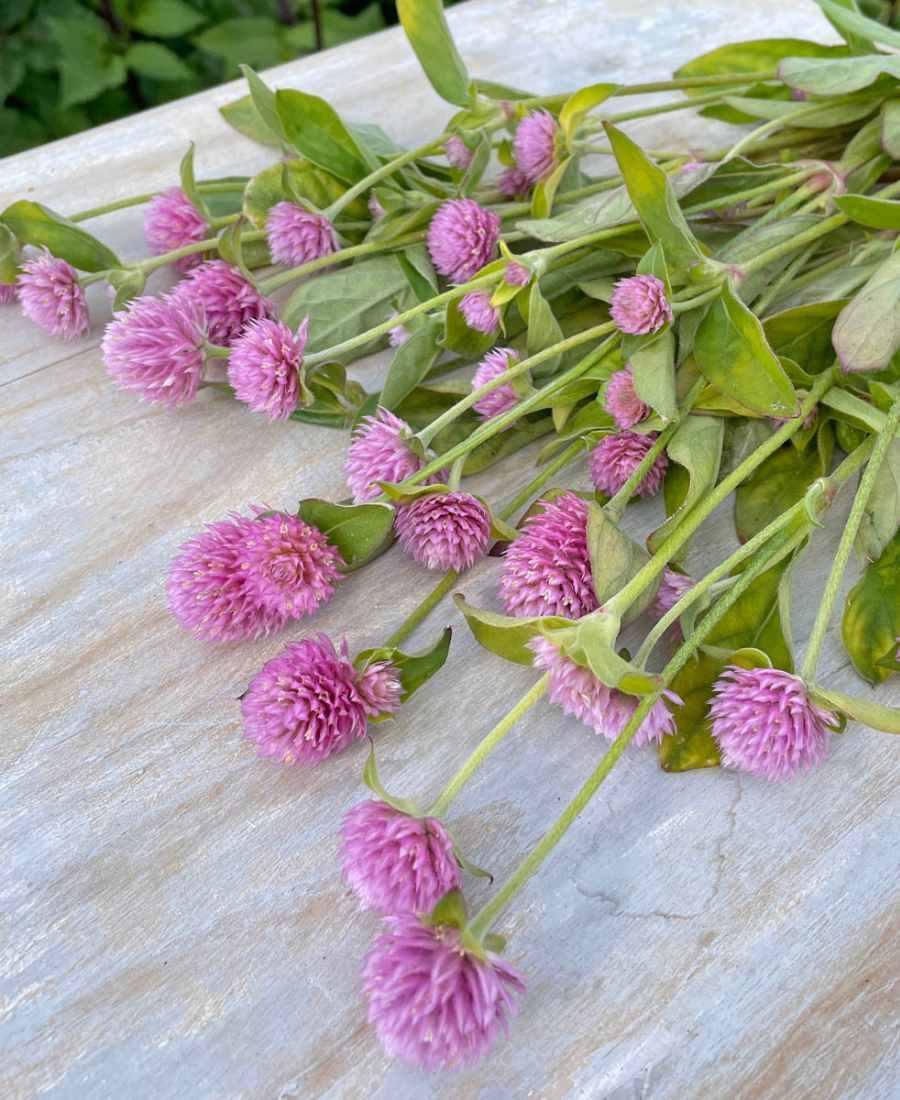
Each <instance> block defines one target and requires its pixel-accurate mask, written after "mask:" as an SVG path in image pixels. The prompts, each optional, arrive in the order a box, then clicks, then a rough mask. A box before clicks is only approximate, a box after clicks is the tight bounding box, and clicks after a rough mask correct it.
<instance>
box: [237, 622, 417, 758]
mask: <svg viewBox="0 0 900 1100" xmlns="http://www.w3.org/2000/svg"><path fill="white" fill-rule="evenodd" d="M364 676H365V673H361V672H358V671H357V669H356V668H354V666H353V664H352V663H351V661H350V658H349V656H348V654H347V641H346V639H341V650H340V652H338V651H337V650H336V649H335V647H334V643H333V642H332V640H331V639H330V638H329V637H328V635H327V634H322V633H319V634H317V635H316V637H315V638H301V639H300V641H299V642H288V644H287V646H285V648H284V649H283V650H282V651H281V653H279V654H278V656H277V657H273V658H272V659H271V660H270V661H266V663H265V664H264V665H263V667H262V668H261V669H260V670H259V672H257V673H256V675H255V676H254V677H253V679H252V680H251V681H250V684H249V686H248V688H247V691H246V692H245V694H244V695H243V696H242V697H241V712H242V714H243V718H244V737H245V738H246V739H247V740H248V741H253V742H254V743H255V744H257V745H259V747H260V748H259V755H260V756H266V757H271V758H272V759H274V760H278V761H280V762H281V763H283V764H302V765H304V766H305V767H308V768H314V767H315V766H316V765H317V764H320V763H321V762H322V761H323V760H324V759H325V758H326V757H328V756H334V755H335V754H336V753H339V752H343V751H344V749H346V748H347V747H348V745H351V744H352V743H353V742H354V741H358V740H359V739H360V738H361V737H363V736H364V735H365V732H366V725H367V723H368V719H369V718H370V717H372V718H374V717H376V716H377V715H378V714H380V713H389V714H393V713H394V711H396V710H397V708H398V707H399V706H400V688H399V674H397V673H396V670H394V678H395V679H396V681H397V683H396V691H395V693H394V702H393V704H392V707H391V709H390V710H388V711H386V712H382V711H379V710H378V709H376V708H375V707H373V706H372V705H371V703H370V702H369V700H368V698H367V696H366V694H365V693H364V692H363V691H361V690H360V682H361V679H362V678H363V677H364Z"/></svg>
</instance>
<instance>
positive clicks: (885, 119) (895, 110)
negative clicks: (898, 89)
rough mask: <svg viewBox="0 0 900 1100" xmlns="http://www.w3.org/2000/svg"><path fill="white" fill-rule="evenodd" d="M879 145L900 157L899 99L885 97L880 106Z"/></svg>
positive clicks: (894, 155)
mask: <svg viewBox="0 0 900 1100" xmlns="http://www.w3.org/2000/svg"><path fill="white" fill-rule="evenodd" d="M881 147H882V148H883V149H884V151H885V152H886V153H887V154H888V155H889V156H891V157H893V158H894V160H898V159H900V99H886V100H885V101H884V103H883V104H882V106H881Z"/></svg>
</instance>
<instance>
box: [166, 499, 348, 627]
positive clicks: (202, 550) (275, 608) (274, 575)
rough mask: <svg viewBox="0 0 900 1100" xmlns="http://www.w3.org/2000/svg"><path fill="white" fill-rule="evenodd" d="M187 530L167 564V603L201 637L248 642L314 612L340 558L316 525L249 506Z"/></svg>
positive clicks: (335, 577) (336, 574) (329, 590)
mask: <svg viewBox="0 0 900 1100" xmlns="http://www.w3.org/2000/svg"><path fill="white" fill-rule="evenodd" d="M254 511H255V512H256V513H257V514H258V518H254V519H248V518H247V517H245V516H241V515H239V514H238V513H237V512H232V513H231V518H230V519H227V520H220V521H219V522H217V523H210V524H207V527H206V530H205V531H201V532H199V533H198V534H196V535H194V536H192V537H191V538H190V539H188V541H187V542H186V543H184V545H183V546H182V547H181V553H180V554H179V555H178V556H177V557H176V558H175V560H174V561H173V562H172V564H171V566H170V567H169V577H168V580H167V582H166V588H167V591H168V596H169V608H170V610H171V611H172V613H173V614H174V615H175V617H176V618H177V619H178V620H179V621H180V622H181V625H182V626H183V627H184V628H185V630H190V631H191V632H192V633H194V634H196V636H197V637H198V638H202V639H203V640H204V641H207V642H234V641H252V640H253V639H254V638H258V637H260V635H263V634H266V635H267V634H272V633H273V632H275V631H278V630H281V629H282V627H283V626H284V625H285V623H286V622H288V621H289V620H293V619H302V618H303V616H304V615H312V614H314V613H315V612H316V611H317V610H318V609H319V606H320V605H321V604H324V603H327V602H328V601H329V600H330V599H331V597H332V595H333V594H334V586H335V584H336V583H337V581H339V580H340V579H341V572H340V568H341V566H342V565H343V564H344V562H343V560H342V558H341V555H340V554H339V553H338V551H337V550H336V549H335V547H334V546H332V545H331V543H329V541H328V539H326V538H325V536H324V535H323V534H322V532H321V531H319V530H317V528H315V527H311V526H309V525H308V524H306V523H304V522H303V521H302V520H301V519H300V518H299V517H298V516H292V515H287V514H285V513H282V512H276V513H274V514H272V515H259V513H262V512H264V511H265V509H263V508H259V507H255V508H254Z"/></svg>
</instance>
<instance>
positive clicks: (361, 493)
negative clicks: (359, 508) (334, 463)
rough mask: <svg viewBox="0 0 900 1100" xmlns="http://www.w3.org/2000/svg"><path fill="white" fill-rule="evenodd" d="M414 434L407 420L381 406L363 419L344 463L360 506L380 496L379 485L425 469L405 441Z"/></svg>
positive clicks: (355, 498) (355, 432)
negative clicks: (406, 437) (381, 482)
mask: <svg viewBox="0 0 900 1100" xmlns="http://www.w3.org/2000/svg"><path fill="white" fill-rule="evenodd" d="M412 434H413V433H412V429H411V428H410V426H409V425H408V424H407V423H406V422H405V421H404V420H401V419H400V417H399V416H395V415H394V414H393V413H392V412H390V410H388V409H385V408H383V407H382V406H381V405H379V406H378V408H377V409H376V410H375V412H374V414H373V415H371V416H364V417H363V418H362V420H361V421H360V423H359V426H358V427H357V428H356V429H355V431H354V432H353V436H352V438H351V440H350V446H349V447H348V448H347V459H346V461H345V462H344V473H345V474H346V476H347V484H348V486H349V487H350V492H351V493H353V499H354V501H355V502H356V503H357V504H364V503H365V502H366V501H368V500H375V499H376V498H377V497H379V496H381V489H380V488H379V487H378V485H377V484H376V483H377V482H379V481H391V482H398V481H404V480H405V479H406V478H408V477H409V476H410V475H411V474H415V473H418V471H419V470H421V469H422V460H421V459H420V458H419V456H418V455H417V454H416V453H415V452H414V451H413V450H412V448H411V447H410V446H409V445H408V444H407V442H406V440H405V438H404V436H405V435H408V436H411V435H412Z"/></svg>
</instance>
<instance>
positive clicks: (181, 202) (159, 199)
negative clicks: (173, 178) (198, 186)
mask: <svg viewBox="0 0 900 1100" xmlns="http://www.w3.org/2000/svg"><path fill="white" fill-rule="evenodd" d="M209 235H210V228H209V225H208V224H207V221H206V218H204V216H203V215H202V214H201V213H200V211H199V210H198V209H197V207H196V206H194V204H193V203H192V202H191V200H190V199H189V198H188V197H187V195H186V194H185V193H184V191H182V189H181V188H180V187H170V188H169V190H168V191H164V192H163V193H162V194H161V195H157V196H156V197H155V198H152V199H151V200H150V201H149V202H148V203H147V208H146V210H145V211H144V240H145V241H146V242H147V247H148V248H149V249H150V251H151V252H152V253H153V255H154V256H162V255H164V254H165V253H166V252H174V251H175V250H176V249H177V248H184V247H185V246H186V245H189V244H196V243H197V242H198V241H205V240H206V239H207V238H208V237H209ZM202 263H203V254H202V253H201V252H194V253H192V254H191V255H190V256H182V257H180V259H177V260H173V261H172V267H174V268H176V269H177V270H178V271H190V270H191V268H192V267H197V266H198V265H199V264H202Z"/></svg>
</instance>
